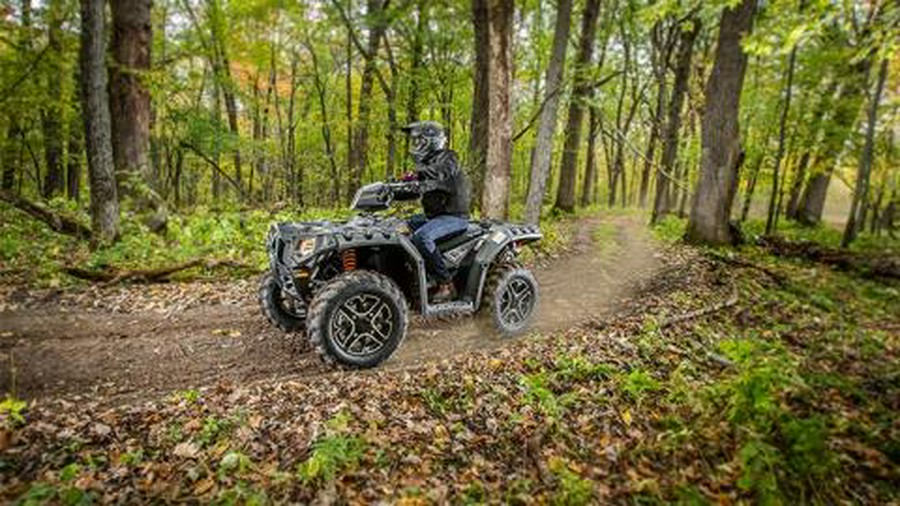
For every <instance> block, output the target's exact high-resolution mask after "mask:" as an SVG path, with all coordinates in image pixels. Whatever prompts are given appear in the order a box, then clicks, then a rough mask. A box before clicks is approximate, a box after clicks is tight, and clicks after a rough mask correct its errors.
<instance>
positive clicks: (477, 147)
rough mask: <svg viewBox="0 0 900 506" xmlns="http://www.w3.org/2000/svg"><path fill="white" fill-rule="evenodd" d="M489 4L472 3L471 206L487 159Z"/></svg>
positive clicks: (480, 190)
mask: <svg viewBox="0 0 900 506" xmlns="http://www.w3.org/2000/svg"><path fill="white" fill-rule="evenodd" d="M488 3H489V0H472V26H473V29H474V32H475V69H474V76H473V77H474V88H473V92H472V114H471V124H470V126H469V170H470V171H471V173H470V179H471V180H472V184H473V192H472V193H473V195H472V196H473V197H474V198H473V199H472V202H473V204H474V203H475V202H479V203H480V202H481V198H482V194H483V192H484V176H485V167H486V163H485V161H486V159H487V141H488V115H487V114H485V111H488V107H489V97H488V92H489V88H488V87H489V84H488V72H489V69H490V57H491V55H490V40H489V28H488Z"/></svg>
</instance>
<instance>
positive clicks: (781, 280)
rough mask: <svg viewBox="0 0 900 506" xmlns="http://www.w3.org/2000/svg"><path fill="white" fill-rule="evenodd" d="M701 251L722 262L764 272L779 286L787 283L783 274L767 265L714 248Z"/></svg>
mask: <svg viewBox="0 0 900 506" xmlns="http://www.w3.org/2000/svg"><path fill="white" fill-rule="evenodd" d="M703 253H704V254H705V255H707V256H709V257H712V258H713V259H714V260H718V261H720V262H722V263H726V264H729V265H733V266H735V267H745V268H747V269H753V270H756V271H759V272H761V273H763V274H765V275H766V276H768V277H769V278H771V279H772V281H774V282H775V283H777V284H778V286H779V287H784V285H786V284H787V278H786V277H785V276H783V275H781V274H779V273H777V272H775V271H773V270H772V269H769V268H768V267H763V266H762V265H758V264H755V263H753V262H750V261H748V260H744V259H741V258H737V257H732V256H729V255H725V254H723V253H719V252H718V251H716V250H706V251H704V252H703Z"/></svg>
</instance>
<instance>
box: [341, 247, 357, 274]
mask: <svg viewBox="0 0 900 506" xmlns="http://www.w3.org/2000/svg"><path fill="white" fill-rule="evenodd" d="M341 262H342V263H343V264H344V272H350V271H352V270H356V250H355V249H348V250H344V252H343V253H341Z"/></svg>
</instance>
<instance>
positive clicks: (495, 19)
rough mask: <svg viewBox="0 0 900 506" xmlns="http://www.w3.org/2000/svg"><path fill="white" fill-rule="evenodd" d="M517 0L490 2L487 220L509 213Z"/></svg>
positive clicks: (484, 211)
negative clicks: (514, 17) (514, 33)
mask: <svg viewBox="0 0 900 506" xmlns="http://www.w3.org/2000/svg"><path fill="white" fill-rule="evenodd" d="M514 10H515V5H514V3H513V0H489V1H488V47H489V51H490V52H489V54H490V60H489V62H490V63H489V66H488V69H489V70H488V82H487V84H488V109H487V112H488V114H487V115H488V126H489V135H488V139H487V152H486V153H485V173H484V193H483V194H482V198H481V213H482V215H483V216H485V217H486V218H494V219H506V217H507V214H508V212H509V176H510V164H511V162H512V114H511V111H510V92H511V86H510V85H511V81H512V65H513V62H512V57H513V55H512V29H513V27H512V22H513V13H514Z"/></svg>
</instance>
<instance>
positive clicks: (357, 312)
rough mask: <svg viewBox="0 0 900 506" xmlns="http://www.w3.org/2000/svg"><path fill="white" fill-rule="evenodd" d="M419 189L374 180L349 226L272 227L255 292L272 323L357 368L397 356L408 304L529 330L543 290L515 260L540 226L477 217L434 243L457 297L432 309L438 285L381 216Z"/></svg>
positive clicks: (359, 197) (405, 230) (507, 329)
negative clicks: (432, 296)
mask: <svg viewBox="0 0 900 506" xmlns="http://www.w3.org/2000/svg"><path fill="white" fill-rule="evenodd" d="M419 193H420V191H419V187H418V183H417V182H415V181H410V182H385V183H373V184H369V185H366V186H363V187H362V188H360V189H359V191H358V192H357V193H356V197H355V198H354V199H353V204H352V208H353V209H354V210H356V211H359V214H358V215H357V216H356V217H354V218H352V219H350V220H349V221H345V222H336V223H333V222H329V221H312V222H302V223H276V224H273V225H272V226H271V227H270V229H269V233H268V237H267V239H266V244H267V248H268V254H269V265H270V270H269V272H267V273H266V274H265V275H264V276H263V278H262V281H261V284H260V288H259V302H260V305H261V307H262V311H263V313H264V314H265V315H266V317H267V318H268V319H269V321H270V322H271V323H272V324H274V325H275V326H276V327H278V328H279V329H281V330H283V331H285V332H303V331H305V332H306V333H307V336H308V338H309V341H310V343H311V344H312V347H313V348H314V349H315V350H316V351H317V352H318V353H319V355H320V356H321V357H322V359H323V360H325V362H327V363H329V364H337V365H341V366H346V367H351V368H368V367H374V366H376V365H378V364H380V363H381V362H383V361H384V360H386V359H387V358H388V357H390V356H391V355H392V354H393V353H394V351H395V350H396V349H397V347H398V346H399V345H400V343H401V341H402V340H403V338H404V336H405V334H406V327H407V321H408V317H407V302H409V305H410V306H411V308H412V309H413V310H415V311H418V312H419V313H420V314H422V315H424V316H426V317H445V316H456V315H467V314H475V313H476V312H478V313H480V314H481V315H482V316H483V317H482V319H481V321H484V322H487V323H488V324H489V325H490V326H491V327H493V328H495V329H496V330H497V331H498V332H499V333H500V334H501V335H505V336H513V335H516V334H519V333H521V332H523V331H524V330H526V329H527V328H528V326H529V325H530V323H531V321H532V319H533V318H534V315H535V313H536V312H537V307H538V299H539V297H538V296H539V290H538V284H537V282H536V281H535V278H534V276H533V275H532V273H531V272H530V271H529V270H528V269H526V268H525V267H523V266H522V265H521V264H520V263H518V262H517V260H516V258H517V255H518V251H519V248H520V247H521V246H522V245H524V244H527V243H531V242H534V241H538V240H540V239H541V238H542V235H541V232H540V230H539V229H538V228H537V227H536V226H530V225H516V224H510V223H502V222H498V221H493V220H479V221H475V220H472V221H470V222H469V225H468V228H466V229H465V230H464V231H462V232H460V233H458V234H454V235H451V236H447V237H444V238H442V239H441V240H440V241H438V242H437V247H438V250H439V251H440V252H441V254H442V255H443V258H444V262H445V263H446V265H447V268H448V269H449V270H450V272H451V274H452V275H453V283H454V285H455V287H456V293H457V299H456V300H452V301H448V302H440V303H434V302H432V301H431V300H430V292H431V291H432V290H431V289H432V288H433V286H434V283H432V282H430V281H429V279H428V276H427V275H426V270H425V262H424V260H423V258H422V255H421V254H420V253H419V251H418V250H417V249H416V247H415V246H414V245H413V242H412V238H411V232H410V230H409V227H408V226H407V224H406V220H405V219H402V218H400V217H397V216H390V215H385V214H383V213H382V214H377V213H376V212H377V211H384V210H387V209H389V208H390V207H391V205H392V203H393V202H395V201H401V200H411V199H413V198H416V197H417V196H418V195H419Z"/></svg>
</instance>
